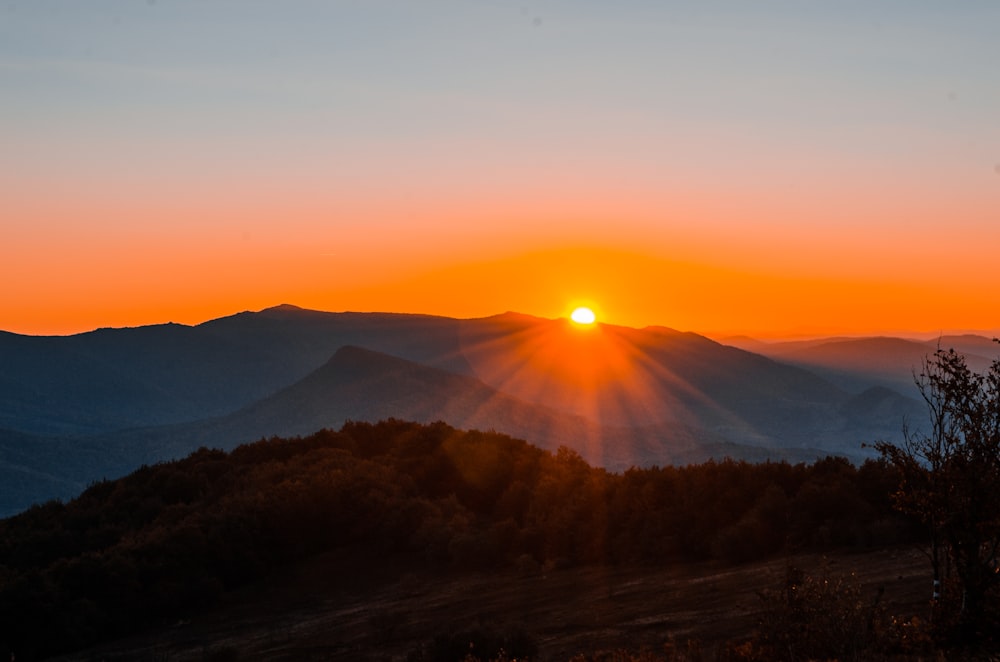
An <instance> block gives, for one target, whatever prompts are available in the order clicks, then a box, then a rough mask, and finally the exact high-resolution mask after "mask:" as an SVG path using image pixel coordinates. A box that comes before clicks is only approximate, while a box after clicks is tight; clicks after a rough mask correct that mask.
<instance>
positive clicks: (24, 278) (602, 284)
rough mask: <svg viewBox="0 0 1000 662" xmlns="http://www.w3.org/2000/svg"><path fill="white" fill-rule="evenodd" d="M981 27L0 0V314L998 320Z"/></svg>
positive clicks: (501, 8) (92, 318)
mask: <svg viewBox="0 0 1000 662" xmlns="http://www.w3.org/2000/svg"><path fill="white" fill-rule="evenodd" d="M998 34H1000V3H997V2H994V1H993V0H968V1H965V2H944V1H940V2H928V1H924V0H897V1H892V2H879V1H874V2H873V1H871V0H865V1H856V2H855V1H852V0H838V1H836V2H833V1H832V0H831V1H826V2H818V1H811V0H788V1H786V2H772V1H768V0H759V1H754V2H747V1H746V0H734V1H732V2H714V1H699V2H694V1H692V2H669V1H653V0H626V1H617V2H610V1H598V0H547V1H532V2H524V1H519V2H505V1H501V0H494V1H488V0H482V1H476V0H419V1H417V0H397V1H393V2H390V1H383V0H356V1H330V2H326V1H324V2H320V1H318V0H317V1H310V2H305V1H299V0H290V1H282V2H278V1H276V0H275V1H268V2H262V1H252V0H239V1H236V0H232V1H222V0H156V1H153V0H132V1H102V0H91V1H88V2H79V1H77V0H63V1H49V0H30V1H28V0H22V1H12V0H0V284H2V289H0V329H4V330H8V331H16V332H21V333H32V334H50V333H57V334H61V333H71V332H78V331H83V330H88V329H92V328H95V327H100V326H126V325H128V326H131V325H138V324H147V323H155V322H166V321H175V322H184V323H196V322H200V321H204V320H206V319H210V318H213V317H219V316H222V315H227V314H231V313H234V312H237V311H240V310H245V309H251V310H257V309H261V308H264V307H268V306H272V305H276V304H279V303H283V302H287V303H293V304H296V305H300V306H303V307H309V308H317V309H322V310H392V311H400V312H424V313H433V314H443V315H450V316H456V317H474V316H484V315H490V314H494V313H499V312H503V311H505V310H516V311H520V312H524V313H529V314H535V315H539V316H543V317H557V316H564V315H567V314H568V312H569V310H570V309H571V307H572V306H573V305H575V304H576V303H579V302H589V303H591V304H592V305H593V306H594V307H595V309H597V310H598V312H599V313H600V315H601V317H602V319H603V320H605V321H610V322H615V323H621V324H627V325H630V326H644V325H647V324H658V325H664V326H670V327H674V328H678V329H682V330H691V331H698V332H706V333H749V334H752V335H757V336H761V337H769V336H780V335H790V334H811V333H816V334H819V333H831V334H832V333H880V332H902V331H931V332H934V331H944V330H955V329H998V328H1000V264H998V262H1000V260H998V256H1000V76H998V74H997V71H998V67H1000V38H997V35H998Z"/></svg>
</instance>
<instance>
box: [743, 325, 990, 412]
mask: <svg viewBox="0 0 1000 662" xmlns="http://www.w3.org/2000/svg"><path fill="white" fill-rule="evenodd" d="M729 342H732V343H733V344H734V345H736V346H740V347H752V348H753V351H754V352H756V353H758V354H761V355H764V356H768V357H771V358H773V359H775V360H778V361H781V362H783V363H788V364H791V365H795V366H798V367H801V368H805V369H807V370H810V371H811V372H814V373H816V374H818V375H820V376H822V377H824V378H825V379H827V380H829V381H830V382H832V383H834V384H836V385H838V386H840V387H841V388H844V389H845V390H848V391H851V392H854V393H860V392H862V391H864V390H866V389H869V388H871V387H873V386H882V387H886V388H890V389H893V390H895V391H898V392H899V393H900V394H901V395H904V396H907V397H913V398H918V397H919V395H918V393H917V390H916V386H915V384H914V375H919V373H920V371H921V369H922V366H923V362H924V359H925V358H926V357H928V356H929V355H931V354H933V353H934V351H935V350H936V349H937V348H938V347H941V348H942V349H952V348H953V349H955V350H956V351H959V352H961V353H962V354H964V355H965V357H966V359H967V361H968V363H969V366H970V367H971V368H972V369H974V370H977V371H982V370H984V369H986V367H988V366H989V363H990V360H991V359H990V358H987V357H995V356H997V355H1000V345H998V344H996V343H995V342H993V341H992V340H990V339H989V338H985V337H982V336H973V335H965V336H942V337H941V338H939V339H935V340H930V341H923V340H911V339H904V338H892V337H874V338H823V339H814V340H805V341H792V342H777V343H761V342H757V341H753V340H752V339H730V341H729Z"/></svg>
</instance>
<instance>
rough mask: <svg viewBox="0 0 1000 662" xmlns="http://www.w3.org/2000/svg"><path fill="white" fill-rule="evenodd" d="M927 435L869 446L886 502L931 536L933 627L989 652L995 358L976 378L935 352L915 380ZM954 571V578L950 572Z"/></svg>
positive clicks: (995, 503) (996, 469) (959, 360)
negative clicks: (887, 476)
mask: <svg viewBox="0 0 1000 662" xmlns="http://www.w3.org/2000/svg"><path fill="white" fill-rule="evenodd" d="M916 382H917V387H918V388H919V390H920V393H921V395H922V396H923V399H924V401H925V403H926V404H927V409H928V415H929V418H930V430H931V431H930V433H929V434H920V433H910V432H909V431H907V434H906V441H905V443H904V444H902V445H901V446H896V445H894V444H890V443H879V444H876V448H878V450H879V451H881V453H882V455H883V456H884V457H885V458H886V460H887V461H888V462H889V463H890V465H891V466H892V467H893V469H894V470H895V471H896V472H897V476H898V479H897V489H896V490H895V492H894V493H893V501H894V503H895V505H896V506H897V507H898V508H899V509H900V510H901V511H903V512H906V513H909V514H911V515H913V516H915V517H917V518H919V520H920V521H921V522H922V523H923V524H924V525H925V526H926V528H927V532H928V536H929V537H930V540H931V551H930V554H929V556H930V560H931V566H932V569H933V574H934V581H935V584H934V585H935V593H936V594H937V596H938V599H937V601H936V603H937V604H936V612H937V614H936V618H937V625H938V626H939V629H940V630H941V631H942V633H944V634H946V636H947V637H949V638H951V639H953V640H954V641H957V642H960V643H985V644H988V645H992V646H994V647H995V646H996V645H997V643H998V638H1000V637H998V635H997V632H998V630H1000V571H998V567H1000V514H998V513H1000V359H997V360H994V361H993V362H992V364H991V365H990V367H989V368H988V369H987V370H986V371H985V372H984V373H981V374H980V373H977V372H974V371H973V370H971V369H970V368H969V366H968V364H967V363H966V359H965V357H964V356H963V355H961V354H959V353H958V352H956V351H955V350H947V351H946V350H943V349H939V350H938V351H937V352H935V354H934V355H933V356H932V357H930V358H928V359H927V360H926V361H925V363H924V369H923V372H922V373H921V374H920V375H919V376H918V377H917V378H916ZM952 571H954V572H952Z"/></svg>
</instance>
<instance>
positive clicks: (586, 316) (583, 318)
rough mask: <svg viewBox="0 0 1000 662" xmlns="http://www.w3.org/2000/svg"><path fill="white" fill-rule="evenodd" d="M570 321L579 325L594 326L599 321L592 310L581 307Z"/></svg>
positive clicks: (571, 316)
mask: <svg viewBox="0 0 1000 662" xmlns="http://www.w3.org/2000/svg"><path fill="white" fill-rule="evenodd" d="M570 319H572V320H573V321H574V322H576V323H577V324H593V323H594V322H595V321H596V320H597V316H596V315H594V311H593V310H591V309H590V308H587V307H584V306H581V307H580V308H577V309H576V310H574V311H573V312H572V314H570Z"/></svg>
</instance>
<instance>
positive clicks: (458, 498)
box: [0, 350, 912, 660]
mask: <svg viewBox="0 0 1000 662" xmlns="http://www.w3.org/2000/svg"><path fill="white" fill-rule="evenodd" d="M335 358H336V359H337V360H338V361H340V362H342V363H343V364H350V363H352V362H354V361H357V360H361V363H362V365H361V368H360V370H361V374H367V372H368V370H369V369H370V368H369V366H370V365H371V363H372V361H384V362H385V364H386V366H385V367H386V369H388V370H394V371H397V373H399V371H403V372H405V370H407V369H408V368H406V367H405V366H400V365H399V364H397V363H395V362H394V361H392V360H389V359H384V358H381V357H368V356H363V353H360V352H358V351H356V350H347V351H346V352H344V355H342V356H340V357H339V358H337V357H335ZM315 377H316V379H323V378H325V376H324V375H323V374H322V373H318V374H316V375H315ZM442 378H445V377H442ZM893 478H894V476H893V474H892V472H891V470H890V469H889V468H888V467H887V465H885V464H880V463H867V464H865V465H864V466H862V467H855V466H853V465H851V464H850V463H848V462H847V461H845V460H842V459H836V458H826V459H824V460H821V461H818V462H816V463H814V464H811V465H804V464H797V465H791V464H788V463H766V464H749V463H745V462H733V461H725V462H710V463H706V464H703V465H691V466H686V467H662V468H648V469H635V470H631V471H627V472H623V473H619V474H612V473H608V472H607V471H605V470H604V469H602V468H599V467H591V466H589V465H588V464H587V463H586V462H584V461H583V460H582V459H581V458H580V456H579V455H577V454H576V453H574V452H573V451H571V450H568V449H559V450H558V451H556V452H552V453H550V452H545V451H543V450H541V449H539V448H537V447H535V446H532V445H530V444H528V443H526V442H524V441H522V440H517V439H513V438H511V437H509V436H506V435H500V434H493V433H483V432H476V431H462V430H456V429H455V428H453V427H451V426H448V425H445V424H443V423H435V424H432V425H420V424H416V423H411V422H403V421H386V422H383V423H379V424H376V425H371V424H365V423H351V424H347V425H345V426H344V427H343V428H342V429H341V430H340V431H330V430H323V431H320V432H318V433H316V434H313V435H310V436H309V437H307V438H302V439H277V438H275V439H270V440H267V441H261V442H257V443H254V444H246V445H241V446H239V447H238V448H235V449H233V450H232V452H230V453H225V452H222V451H216V450H208V449H200V450H199V451H197V452H195V453H193V454H191V455H189V456H188V457H186V458H184V459H182V460H179V461H176V462H168V463H160V464H157V465H155V466H145V467H142V468H140V469H138V470H136V471H135V472H133V473H131V474H130V475H128V476H126V477H123V478H121V479H119V480H115V481H101V482H99V483H96V484H94V485H92V486H91V487H89V488H88V489H87V490H86V491H85V492H84V493H83V494H81V495H80V496H79V497H78V498H76V499H74V500H72V501H70V502H69V503H65V504H63V503H56V502H51V503H48V504H45V505H43V506H38V507H34V508H31V509H29V510H27V511H26V512H24V513H22V514H20V515H18V516H16V517H13V518H9V519H5V520H0V570H2V577H3V582H0V655H2V656H3V657H4V659H6V658H8V657H10V658H11V659H13V658H15V657H16V659H18V660H33V659H42V658H46V657H48V656H51V655H53V654H57V653H61V652H68V651H72V650H78V649H80V648H84V647H87V646H91V645H93V644H95V643H98V642H100V641H106V640H109V639H114V638H121V637H123V636H126V635H129V634H132V633H136V632H139V631H142V630H145V629H148V628H151V627H156V626H162V625H164V624H178V623H179V622H180V621H188V620H190V619H192V618H197V617H198V616H199V615H201V614H203V613H204V612H205V610H206V609H207V608H209V607H211V606H213V605H216V604H219V603H220V602H223V601H226V600H229V601H230V603H231V604H232V603H236V602H242V601H244V600H245V599H246V598H247V597H248V596H253V595H254V590H255V587H256V586H259V583H260V582H261V581H262V580H264V579H266V578H267V577H269V576H273V575H274V573H275V572H277V571H279V570H283V569H288V568H295V567H300V568H303V571H305V569H309V571H311V572H313V573H316V574H315V578H316V580H317V581H318V582H319V581H323V580H324V579H325V578H330V577H333V578H335V579H337V580H339V581H336V582H329V583H331V584H341V585H342V583H343V581H350V577H349V575H350V574H351V573H353V574H355V575H358V576H359V577H366V576H372V575H373V574H377V573H379V572H381V571H382V570H384V569H385V567H386V566H387V564H390V563H392V564H398V565H400V566H403V567H409V568H412V569H414V570H415V571H420V572H427V571H428V570H431V571H432V572H438V573H445V572H462V571H468V570H479V571H485V572H489V573H492V572H496V571H498V570H502V569H506V568H515V567H518V568H523V569H525V570H526V571H527V572H537V571H538V570H540V569H541V568H547V569H554V568H559V567H562V568H565V567H573V566H582V565H592V566H597V565H600V566H603V567H604V568H605V569H610V568H613V567H616V566H620V565H622V564H643V565H645V566H647V567H655V566H673V565H676V563H677V562H678V561H684V560H702V559H710V558H712V559H717V560H719V561H721V562H746V561H749V560H753V559H760V558H765V557H767V556H769V555H773V554H777V553H782V554H787V553H790V552H796V551H802V550H813V549H817V550H831V549H836V548H853V549H857V550H863V549H865V548H867V547H868V546H870V545H872V544H873V543H875V544H878V545H884V544H892V543H896V542H900V541H906V540H911V539H912V529H911V528H910V526H909V525H908V524H907V522H906V521H905V520H903V519H901V518H899V517H898V516H896V515H894V514H893V512H892V510H891V506H890V502H889V495H888V491H887V489H886V485H887V484H891V483H892V480H893ZM327 554H332V555H336V556H328V557H327V558H338V557H339V558H353V559H354V560H355V561H354V563H353V564H352V565H351V566H350V567H343V566H341V565H340V564H338V563H329V564H325V567H323V566H322V565H321V564H318V563H314V564H307V562H309V560H310V559H315V558H317V557H319V556H320V555H327ZM702 592H704V590H703V591H702ZM306 597H308V598H309V599H317V598H322V597H325V596H320V595H316V594H312V593H310V594H309V595H308V596H306ZM475 597H476V596H466V599H474V598H475ZM570 607H571V608H572V609H575V610H576V609H578V606H575V605H570ZM274 616H275V615H274V614H273V613H271V614H269V617H271V618H273V617H274ZM418 624H419V622H418ZM435 627H437V624H435ZM182 634H183V633H182ZM422 634H423V636H428V637H429V636H430V634H431V633H427V632H424V633H422ZM303 643H304V642H303ZM243 645H244V644H242V643H241V647H243ZM358 652H359V651H357V650H353V651H352V650H347V651H340V653H342V655H341V656H340V657H339V658H337V659H345V660H347V659H357V653H358ZM404 653H405V651H404ZM100 657H101V656H98V658H100ZM134 657H135V656H134V654H130V655H126V656H125V658H127V659H132V658H134ZM255 657H256V656H255ZM324 657H326V656H324ZM118 659H122V658H118ZM449 659H461V658H449ZM755 659H759V658H755Z"/></svg>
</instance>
